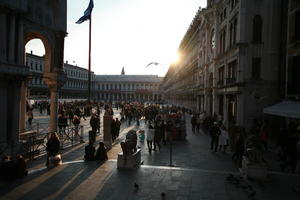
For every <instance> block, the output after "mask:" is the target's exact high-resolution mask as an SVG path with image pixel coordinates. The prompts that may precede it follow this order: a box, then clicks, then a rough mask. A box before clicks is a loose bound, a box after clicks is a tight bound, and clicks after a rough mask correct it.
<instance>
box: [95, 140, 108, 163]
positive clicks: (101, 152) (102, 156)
mask: <svg viewBox="0 0 300 200" xmlns="http://www.w3.org/2000/svg"><path fill="white" fill-rule="evenodd" d="M107 159H108V157H107V150H106V147H105V146H104V143H103V142H100V143H99V147H98V149H97V152H96V156H95V160H100V161H106V160H107Z"/></svg>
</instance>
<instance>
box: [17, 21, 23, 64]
mask: <svg viewBox="0 0 300 200" xmlns="http://www.w3.org/2000/svg"><path fill="white" fill-rule="evenodd" d="M18 26H19V33H18V34H19V35H18V38H19V39H18V48H19V50H18V55H17V56H18V64H19V65H24V62H25V59H24V55H25V54H24V52H25V45H24V38H23V37H24V36H23V35H24V26H23V21H22V20H21V19H19V20H18Z"/></svg>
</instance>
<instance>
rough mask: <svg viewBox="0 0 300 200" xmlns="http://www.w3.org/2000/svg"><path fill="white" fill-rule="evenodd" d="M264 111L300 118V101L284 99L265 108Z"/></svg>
mask: <svg viewBox="0 0 300 200" xmlns="http://www.w3.org/2000/svg"><path fill="white" fill-rule="evenodd" d="M264 113H266V114H270V115H277V116H283V117H289V118H298V119H300V102H297V101H283V102H281V103H278V104H275V105H273V106H270V107H267V108H264Z"/></svg>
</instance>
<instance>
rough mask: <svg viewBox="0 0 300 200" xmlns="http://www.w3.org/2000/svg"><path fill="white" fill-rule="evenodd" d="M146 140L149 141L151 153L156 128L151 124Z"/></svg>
mask: <svg viewBox="0 0 300 200" xmlns="http://www.w3.org/2000/svg"><path fill="white" fill-rule="evenodd" d="M146 139H147V147H148V151H149V153H151V151H152V144H153V139H154V128H153V126H152V125H151V124H150V125H149V127H148V130H147V132H146Z"/></svg>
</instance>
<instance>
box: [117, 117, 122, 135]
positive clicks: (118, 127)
mask: <svg viewBox="0 0 300 200" xmlns="http://www.w3.org/2000/svg"><path fill="white" fill-rule="evenodd" d="M120 128H121V122H120V121H119V119H118V118H116V134H117V137H119V134H120Z"/></svg>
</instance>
